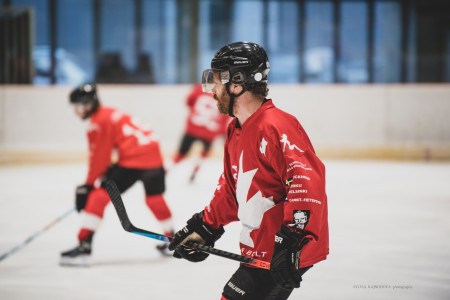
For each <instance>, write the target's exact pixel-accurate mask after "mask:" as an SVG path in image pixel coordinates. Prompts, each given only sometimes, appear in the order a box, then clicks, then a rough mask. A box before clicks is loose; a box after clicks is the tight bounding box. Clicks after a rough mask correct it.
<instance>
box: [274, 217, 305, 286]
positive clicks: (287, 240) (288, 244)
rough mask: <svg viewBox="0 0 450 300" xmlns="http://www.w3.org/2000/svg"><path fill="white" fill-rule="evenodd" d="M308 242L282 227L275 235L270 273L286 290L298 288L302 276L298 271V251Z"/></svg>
mask: <svg viewBox="0 0 450 300" xmlns="http://www.w3.org/2000/svg"><path fill="white" fill-rule="evenodd" d="M308 242H309V239H308V238H303V239H302V236H301V235H299V234H298V233H295V232H292V231H291V230H290V229H289V228H288V227H287V226H285V225H282V227H281V230H280V231H279V232H278V233H277V234H276V235H275V248H274V252H273V256H272V261H271V262H270V273H271V275H272V278H273V279H274V280H275V282H277V283H278V284H279V285H281V286H282V287H284V288H286V289H292V288H298V287H300V282H301V281H302V276H301V275H302V274H303V272H301V271H300V270H299V265H300V251H301V249H302V248H303V247H304V246H305V245H306V244H307V243H308Z"/></svg>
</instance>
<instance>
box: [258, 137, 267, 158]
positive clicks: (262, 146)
mask: <svg viewBox="0 0 450 300" xmlns="http://www.w3.org/2000/svg"><path fill="white" fill-rule="evenodd" d="M266 147H267V141H266V140H265V139H264V138H262V140H261V144H260V146H259V152H261V154H263V155H264V156H265V155H266Z"/></svg>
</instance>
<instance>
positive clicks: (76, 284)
mask: <svg viewBox="0 0 450 300" xmlns="http://www.w3.org/2000/svg"><path fill="white" fill-rule="evenodd" d="M325 164H326V166H327V191H328V197H329V214H330V215H329V222H330V252H331V253H330V256H329V258H328V260H326V261H324V262H321V263H320V264H318V265H316V266H315V267H314V268H313V269H311V270H310V271H308V273H306V274H305V276H304V280H303V283H302V287H301V288H300V289H298V290H295V291H294V293H293V294H292V296H291V298H290V299H346V300H348V299H355V300H356V299H358V300H360V299H377V300H379V299H450V238H449V237H450V217H449V216H450V164H448V163H399V162H371V161H325ZM192 167H193V161H190V160H188V161H186V162H183V163H181V164H180V165H178V166H176V167H175V168H173V169H172V170H171V171H170V172H169V174H168V177H167V189H168V191H167V193H166V197H167V201H168V203H169V205H170V207H171V208H172V210H173V214H174V218H175V224H176V227H177V228H180V227H181V226H182V225H183V224H184V222H185V221H186V220H187V219H188V218H189V217H190V216H191V215H192V214H193V213H195V212H198V211H200V210H201V209H202V208H203V207H204V206H205V205H206V204H207V203H208V202H209V200H210V198H211V195H212V193H213V191H214V188H215V185H216V180H217V178H218V176H219V175H220V172H221V168H222V163H221V161H219V160H215V159H211V160H208V161H206V162H205V163H204V165H203V166H202V169H201V170H200V172H199V174H198V178H197V181H196V182H195V183H194V184H189V175H190V170H191V169H192ZM85 172H86V167H85V165H84V164H66V165H45V166H42V165H39V166H16V167H3V168H0V183H1V189H0V254H2V253H4V252H6V251H7V250H9V249H10V248H12V247H14V246H15V245H17V244H19V243H22V242H23V241H24V240H25V239H26V238H27V237H29V236H30V235H31V234H33V233H35V232H37V231H38V230H40V229H42V228H43V227H44V226H45V225H47V224H48V223H50V222H51V221H52V220H53V219H55V218H56V217H58V216H59V215H61V214H63V213H64V212H65V211H66V210H67V209H69V208H70V207H71V206H72V205H73V193H74V188H75V186H76V185H77V184H78V183H81V182H82V181H83V179H84V178H85ZM123 198H124V201H125V205H126V207H127V210H128V212H129V215H130V217H131V219H132V220H133V222H134V223H135V225H137V226H139V227H142V228H147V229H150V230H153V231H159V225H158V223H157V222H156V221H155V220H154V218H153V216H152V215H151V213H150V212H149V211H148V209H147V207H146V206H145V204H144V196H143V189H142V186H141V185H140V184H137V185H135V186H134V187H133V188H131V189H130V190H129V191H127V192H126V193H125V194H124V195H123ZM78 226H79V218H78V216H77V214H76V213H73V214H72V215H70V216H69V217H67V218H66V219H64V220H63V221H61V222H60V223H58V224H57V225H55V226H54V227H52V228H51V229H49V230H48V231H46V232H45V233H44V234H42V235H40V236H39V237H37V238H36V239H35V240H34V241H33V242H31V243H30V244H28V245H27V246H26V247H25V248H23V249H22V250H20V251H18V252H16V253H15V254H13V255H11V256H10V257H8V258H6V259H5V260H4V261H2V262H0V299H2V300H12V299H37V300H41V299H42V300H44V299H45V300H54V299H55V300H56V299H58V300H60V299H65V300H71V299H108V300H114V299H120V300H123V299H130V300H139V299H152V300H153V299H205V300H206V299H208V300H210V299H220V294H221V291H222V288H223V286H224V284H225V283H226V281H227V280H228V278H229V277H230V276H231V274H232V273H233V272H234V270H235V269H236V268H237V267H238V263H237V262H234V261H229V260H226V259H224V258H220V257H214V256H210V257H209V258H208V259H207V260H206V261H204V262H202V263H196V264H194V263H189V262H187V261H182V260H177V259H174V258H164V257H161V256H160V255H159V253H158V252H157V251H156V250H155V245H156V244H157V243H158V241H155V240H152V239H147V238H144V237H141V236H137V235H133V234H130V233H127V232H125V231H124V230H123V229H122V228H121V226H120V223H119V220H118V218H117V216H116V214H115V211H114V210H113V207H112V206H109V207H108V208H107V210H106V214H105V218H104V221H103V223H102V226H101V227H100V229H99V230H98V233H97V235H96V237H95V240H94V253H93V257H92V266H91V267H88V268H63V267H60V266H59V265H58V259H59V253H60V252H61V251H63V250H67V249H69V248H71V247H73V246H75V244H76V235H77V231H78ZM239 229H240V227H239V224H238V223H234V224H231V225H229V226H227V228H226V233H225V235H224V236H223V237H222V238H221V239H220V240H219V241H218V242H217V244H216V247H217V248H221V249H224V250H228V251H232V252H236V253H238V252H239V247H238V235H239ZM396 286H403V288H401V289H400V288H396Z"/></svg>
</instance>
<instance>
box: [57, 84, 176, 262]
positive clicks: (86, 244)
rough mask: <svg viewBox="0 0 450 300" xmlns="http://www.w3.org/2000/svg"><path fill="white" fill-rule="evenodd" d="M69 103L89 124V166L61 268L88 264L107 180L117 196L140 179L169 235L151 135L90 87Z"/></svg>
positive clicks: (167, 212)
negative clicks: (74, 234) (74, 235)
mask: <svg viewBox="0 0 450 300" xmlns="http://www.w3.org/2000/svg"><path fill="white" fill-rule="evenodd" d="M70 103H71V104H73V106H74V109H75V113H76V114H77V115H78V116H79V117H80V118H81V119H82V120H89V126H88V129H87V137H88V141H89V168H88V174H87V179H86V182H85V183H84V184H83V185H80V186H78V187H77V189H76V199H75V206H76V209H77V211H78V212H81V215H82V224H81V229H80V231H79V233H78V241H79V244H78V246H76V247H75V248H74V249H72V250H69V251H67V252H63V253H62V254H61V264H62V265H77V264H87V263H88V258H89V256H90V254H91V250H92V239H93V236H94V233H95V231H96V229H97V228H98V226H99V225H100V222H101V221H102V218H103V213H104V211H105V208H106V206H107V205H108V203H109V202H110V199H109V196H108V194H107V192H106V190H105V189H104V188H103V187H102V183H103V182H105V181H106V180H109V179H111V180H113V181H115V183H116V184H117V187H118V188H119V191H120V192H121V193H123V192H125V191H126V190H127V189H128V188H130V187H131V186H132V185H133V184H134V183H135V182H136V181H138V180H140V181H142V183H143V185H144V189H145V202H146V204H147V206H148V207H149V208H150V210H151V211H152V212H153V214H154V216H155V217H156V219H157V220H158V221H159V222H160V224H161V226H162V230H163V231H164V234H166V235H172V234H173V225H172V213H171V211H170V209H169V207H168V206H167V203H166V201H165V199H164V196H163V193H164V191H165V171H164V168H163V158H162V155H161V152H160V146H159V142H158V141H157V140H156V139H155V138H154V135H153V131H151V130H149V129H147V128H143V127H141V126H139V125H137V124H136V123H135V120H133V118H132V117H131V116H129V115H127V114H124V113H122V112H120V111H118V110H116V109H114V108H109V107H104V106H102V105H101V104H100V101H99V99H98V96H97V91H96V86H95V85H94V84H83V85H81V86H79V87H77V88H75V89H74V90H73V91H72V92H71V94H70ZM113 150H114V151H116V152H117V156H118V157H117V162H115V163H112V160H111V154H112V152H113ZM157 249H158V250H160V251H161V252H162V253H166V251H167V244H161V245H158V246H157Z"/></svg>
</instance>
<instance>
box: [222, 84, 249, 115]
mask: <svg viewBox="0 0 450 300" xmlns="http://www.w3.org/2000/svg"><path fill="white" fill-rule="evenodd" d="M230 86H231V82H227V83H226V85H225V88H226V91H227V93H228V96H230V104H229V105H228V114H229V115H230V117H233V118H234V117H235V115H234V112H233V108H234V100H235V98H236V97H239V96H240V95H242V94H243V93H245V91H246V89H245V85H242V91H241V92H240V93H239V94H237V95H235V94H232V93H231V91H230Z"/></svg>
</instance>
